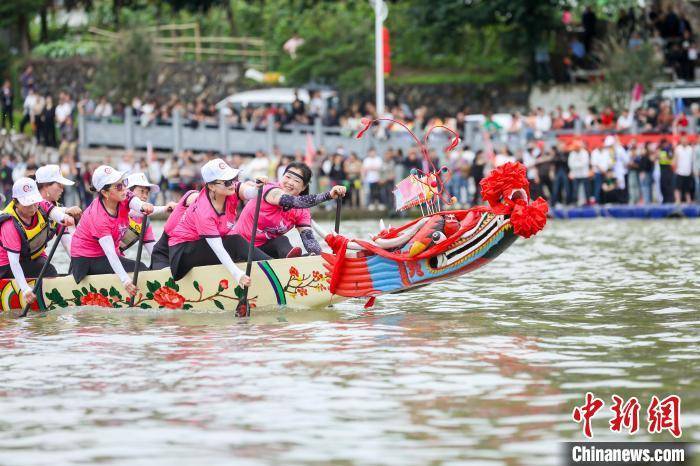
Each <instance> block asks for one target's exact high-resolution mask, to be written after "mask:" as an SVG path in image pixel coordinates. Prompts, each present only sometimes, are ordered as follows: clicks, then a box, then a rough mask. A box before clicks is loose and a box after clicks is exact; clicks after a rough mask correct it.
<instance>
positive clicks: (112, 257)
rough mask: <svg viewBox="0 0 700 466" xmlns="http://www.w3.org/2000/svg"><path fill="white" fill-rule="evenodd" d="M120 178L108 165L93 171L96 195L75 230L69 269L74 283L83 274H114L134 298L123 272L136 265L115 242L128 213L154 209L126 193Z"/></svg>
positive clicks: (125, 225)
mask: <svg viewBox="0 0 700 466" xmlns="http://www.w3.org/2000/svg"><path fill="white" fill-rule="evenodd" d="M124 178H125V176H124V174H123V173H122V172H120V171H118V170H116V169H114V168H112V167H110V166H108V165H101V166H99V167H98V168H97V169H96V170H95V171H94V172H93V174H92V187H91V189H92V190H93V191H95V192H97V196H96V197H95V199H94V200H93V201H92V203H91V204H90V205H89V206H88V207H87V208H86V209H85V211H84V212H83V216H82V219H81V221H80V224H79V225H78V227H77V228H76V229H75V234H74V235H73V242H72V244H71V269H72V271H73V277H74V278H75V281H76V282H80V280H82V279H83V278H84V277H85V276H86V275H98V274H111V273H116V274H117V275H118V276H119V279H120V280H121V282H122V284H123V285H124V288H125V289H126V292H127V293H128V294H129V295H131V296H134V295H135V294H136V292H137V291H138V289H137V288H136V286H135V285H134V284H133V283H132V281H131V278H130V277H129V275H128V274H127V272H133V271H134V270H135V268H136V265H137V264H136V262H135V261H133V260H131V259H127V258H125V257H124V256H123V254H122V253H121V251H119V243H120V242H121V240H122V238H123V237H124V235H125V234H126V232H127V230H128V229H129V211H130V210H133V211H135V212H136V213H142V214H146V215H150V214H151V213H153V209H154V208H153V205H151V204H149V203H148V202H143V201H142V200H141V199H139V198H138V197H137V196H135V195H134V193H133V192H131V191H129V190H127V189H126V185H125V184H124ZM139 270H146V266H144V265H143V264H139Z"/></svg>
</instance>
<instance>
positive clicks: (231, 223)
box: [226, 222, 236, 230]
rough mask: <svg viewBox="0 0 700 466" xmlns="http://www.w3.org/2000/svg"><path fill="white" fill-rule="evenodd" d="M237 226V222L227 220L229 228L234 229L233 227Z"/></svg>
mask: <svg viewBox="0 0 700 466" xmlns="http://www.w3.org/2000/svg"><path fill="white" fill-rule="evenodd" d="M235 226H236V222H226V227H227V228H228V229H229V230H233V227H235Z"/></svg>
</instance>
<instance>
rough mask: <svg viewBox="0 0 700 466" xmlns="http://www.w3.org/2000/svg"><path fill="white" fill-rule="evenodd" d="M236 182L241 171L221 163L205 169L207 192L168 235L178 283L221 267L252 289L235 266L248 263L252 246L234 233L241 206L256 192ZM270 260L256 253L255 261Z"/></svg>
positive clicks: (173, 270) (247, 278)
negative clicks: (200, 271) (206, 269)
mask: <svg viewBox="0 0 700 466" xmlns="http://www.w3.org/2000/svg"><path fill="white" fill-rule="evenodd" d="M237 178H238V170H236V169H233V168H231V167H230V166H229V165H228V164H227V163H226V162H224V161H223V160H221V159H213V160H210V161H209V162H207V163H206V164H204V166H203V167H202V179H203V180H204V183H205V185H204V188H202V190H201V191H200V193H199V195H198V196H197V199H196V200H195V201H194V202H192V204H191V205H190V206H189V207H187V210H185V214H184V215H183V216H182V217H181V218H180V220H179V223H178V224H177V225H176V226H175V227H174V228H173V229H172V231H170V232H169V233H168V235H169V238H168V245H169V257H170V270H171V271H172V274H173V278H175V280H179V279H180V278H182V277H184V276H185V274H187V272H189V271H190V270H191V269H192V268H193V267H199V266H203V265H215V264H222V265H223V266H224V267H226V269H227V270H228V271H229V273H230V274H231V276H232V277H233V278H234V280H235V281H236V283H238V284H240V285H242V286H248V285H250V278H249V277H248V276H247V275H245V274H244V273H243V271H242V270H241V269H239V268H238V267H237V266H236V264H235V263H234V261H244V260H246V259H247V257H248V247H249V244H250V243H249V242H248V241H246V240H244V239H243V238H242V237H241V236H240V235H237V234H235V233H234V232H233V230H234V227H235V226H236V218H237V216H238V213H237V210H236V209H237V207H238V203H239V202H240V201H241V200H247V199H253V198H254V197H255V196H256V195H257V189H256V188H255V186H254V185H251V184H250V183H240V182H238V181H237ZM269 258H270V257H269V256H268V255H267V254H264V253H262V252H261V251H259V250H257V249H256V250H255V251H254V254H253V260H266V259H269Z"/></svg>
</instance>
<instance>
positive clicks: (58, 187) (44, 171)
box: [34, 164, 83, 256]
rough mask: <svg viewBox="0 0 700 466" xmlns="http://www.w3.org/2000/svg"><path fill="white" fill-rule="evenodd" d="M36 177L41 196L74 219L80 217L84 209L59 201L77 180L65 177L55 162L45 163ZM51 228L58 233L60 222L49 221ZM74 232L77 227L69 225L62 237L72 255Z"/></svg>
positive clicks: (52, 231)
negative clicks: (65, 190) (65, 188)
mask: <svg viewBox="0 0 700 466" xmlns="http://www.w3.org/2000/svg"><path fill="white" fill-rule="evenodd" d="M34 178H35V179H36V184H37V186H39V192H40V193H41V197H42V198H44V200H45V201H48V202H49V203H51V205H53V206H54V207H55V208H56V209H58V211H59V212H63V213H64V214H67V215H70V216H71V217H73V218H74V219H77V218H79V217H80V215H81V214H82V213H83V211H82V209H81V208H80V207H78V206H72V207H64V206H61V205H60V204H59V203H58V201H59V200H60V199H61V196H62V195H63V190H64V187H65V186H73V185H74V184H75V182H73V181H71V180H69V179H67V178H65V177H64V176H63V175H62V174H61V167H59V166H58V165H55V164H49V165H44V166H42V167H39V168H38V169H37V171H36V173H35V175H34ZM49 226H50V228H51V236H53V235H55V234H56V229H57V227H58V224H57V223H56V222H54V221H51V222H49ZM73 233H75V227H73V226H71V227H67V228H66V231H65V233H63V236H62V237H61V245H62V246H63V248H64V249H65V250H66V252H67V253H68V255H69V256H70V243H71V238H72V235H73Z"/></svg>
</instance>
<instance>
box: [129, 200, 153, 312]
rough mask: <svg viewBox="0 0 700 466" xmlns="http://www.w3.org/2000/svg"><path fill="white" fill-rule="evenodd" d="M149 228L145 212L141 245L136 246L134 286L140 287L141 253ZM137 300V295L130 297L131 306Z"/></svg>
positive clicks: (140, 239)
mask: <svg viewBox="0 0 700 466" xmlns="http://www.w3.org/2000/svg"><path fill="white" fill-rule="evenodd" d="M147 229H148V216H147V215H145V214H144V216H143V221H142V222H141V234H140V235H139V245H138V247H137V248H136V265H134V280H133V282H132V283H133V284H134V286H136V287H138V281H139V266H140V265H141V253H142V252H143V241H144V239H145V238H146V230H147ZM134 301H136V296H132V297H131V298H129V306H133V305H134Z"/></svg>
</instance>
